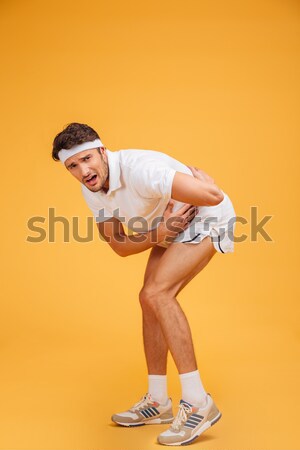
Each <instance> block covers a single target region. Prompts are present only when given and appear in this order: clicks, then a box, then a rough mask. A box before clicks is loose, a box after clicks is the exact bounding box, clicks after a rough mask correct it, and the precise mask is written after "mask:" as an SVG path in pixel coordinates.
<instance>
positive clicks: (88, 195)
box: [81, 185, 113, 223]
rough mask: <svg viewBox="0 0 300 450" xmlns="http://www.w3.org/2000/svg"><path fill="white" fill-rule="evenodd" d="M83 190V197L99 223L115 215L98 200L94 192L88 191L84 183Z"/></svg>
mask: <svg viewBox="0 0 300 450" xmlns="http://www.w3.org/2000/svg"><path fill="white" fill-rule="evenodd" d="M81 190H82V195H83V198H84V199H85V201H86V203H87V205H88V207H89V208H90V210H91V211H92V213H93V216H94V218H95V220H96V222H97V223H100V222H105V221H106V220H108V219H111V218H112V217H113V214H112V213H111V212H110V211H109V210H108V209H107V208H105V206H103V205H102V204H101V202H100V200H98V199H97V198H96V197H95V196H94V195H93V193H92V192H90V191H88V190H87V189H86V188H85V187H84V186H83V185H82V189H81Z"/></svg>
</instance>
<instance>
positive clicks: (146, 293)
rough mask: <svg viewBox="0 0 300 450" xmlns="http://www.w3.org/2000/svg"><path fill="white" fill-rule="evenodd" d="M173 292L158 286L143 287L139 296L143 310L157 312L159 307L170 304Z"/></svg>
mask: <svg viewBox="0 0 300 450" xmlns="http://www.w3.org/2000/svg"><path fill="white" fill-rule="evenodd" d="M171 298H172V295H171V292H170V291H169V290H168V289H166V288H163V287H161V288H158V287H157V286H152V285H149V286H143V288H142V289H141V291H140V294H139V300H140V305H141V307H142V309H143V310H149V309H150V310H152V311H156V310H157V309H158V308H159V307H161V306H163V305H164V304H166V303H167V302H169V301H170V300H171Z"/></svg>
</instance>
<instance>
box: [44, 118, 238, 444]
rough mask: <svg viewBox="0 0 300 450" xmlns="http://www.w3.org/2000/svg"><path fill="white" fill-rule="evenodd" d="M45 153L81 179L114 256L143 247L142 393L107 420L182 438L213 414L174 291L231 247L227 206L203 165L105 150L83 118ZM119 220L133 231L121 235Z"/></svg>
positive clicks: (175, 440)
mask: <svg viewBox="0 0 300 450" xmlns="http://www.w3.org/2000/svg"><path fill="white" fill-rule="evenodd" d="M52 157H53V158H54V160H56V161H58V160H60V161H61V162H62V163H63V164H64V165H65V167H66V169H67V170H68V171H69V172H70V173H71V174H72V175H73V176H74V177H75V178H77V180H78V181H79V182H80V183H81V187H82V193H83V196H84V198H85V200H86V202H87V204H88V206H89V207H90V209H91V210H92V212H93V214H94V216H95V218H96V222H97V226H98V229H99V232H100V234H101V236H102V237H103V238H104V239H105V241H106V242H107V243H108V244H109V245H110V246H111V248H112V249H113V250H114V251H115V252H116V253H117V254H118V255H120V256H129V255H133V254H135V253H139V252H142V251H144V250H148V249H149V248H152V250H151V253H150V256H149V260H148V264H147V267H146V271H145V277H144V285H143V288H142V290H141V292H140V304H141V307H142V313H143V339H144V350H145V356H146V361H147V367H148V380H149V385H148V391H147V393H146V394H145V395H144V396H143V397H142V398H141V400H140V401H138V402H137V403H135V404H134V405H133V406H132V407H131V408H129V409H128V410H127V411H124V412H122V413H118V414H114V415H113V416H112V420H113V421H114V422H115V423H117V424H119V425H123V426H138V425H145V424H155V423H159V424H162V423H165V424H171V426H170V428H169V429H168V430H166V431H165V432H163V433H161V434H160V435H159V436H158V442H159V443H161V444H165V445H177V444H178V445H181V444H188V443H190V442H192V441H193V440H194V439H196V438H197V437H198V436H200V434H201V433H202V432H203V431H205V430H206V429H207V428H209V427H210V426H211V425H213V424H214V423H215V422H217V421H218V420H219V419H220V417H221V413H220V412H219V410H218V408H217V407H216V405H215V403H214V401H213V399H212V397H211V396H210V394H208V393H207V392H206V391H205V389H204V386H203V384H202V381H201V378H200V375H199V371H198V370H197V363H196V359H195V354H194V349H193V342H192V337H191V331H190V327H189V324H188V321H187V319H186V317H185V315H184V312H183V311H182V309H181V307H180V305H179V303H178V301H177V299H176V297H177V295H178V294H179V292H180V291H181V290H182V289H183V288H184V287H185V286H186V285H187V284H188V283H189V282H190V281H191V280H192V278H194V277H195V276H196V275H197V274H198V273H199V272H200V271H201V270H202V269H203V268H204V267H205V266H206V265H207V264H208V262H209V261H210V260H211V258H212V257H213V256H214V254H215V253H216V252H217V251H218V252H219V253H228V252H232V251H233V225H234V218H235V212H234V209H233V206H232V203H231V201H230V199H229V198H228V196H227V195H226V194H225V193H224V192H223V191H222V190H221V189H219V187H218V186H217V185H216V184H215V183H214V181H213V179H212V178H211V177H209V176H208V175H207V174H205V173H204V172H203V171H201V170H199V169H195V168H189V167H187V166H185V165H184V164H182V163H181V162H179V161H177V160H175V159H173V158H171V157H170V156H168V155H166V154H164V153H160V152H156V151H151V150H120V151H116V152H111V151H110V150H108V149H107V148H106V147H105V146H104V145H103V144H102V142H101V140H100V138H99V135H98V134H97V133H96V131H95V130H93V129H92V128H91V127H89V126H87V125H84V124H79V123H72V124H70V125H68V126H67V127H66V128H65V129H64V130H63V131H62V132H61V133H59V134H58V135H57V136H56V137H55V139H54V142H53V151H52ZM123 223H124V224H125V225H126V226H127V228H128V229H129V230H131V231H133V232H136V234H132V235H130V234H129V235H126V234H125V232H124V228H123ZM168 350H170V352H171V354H172V357H173V358H174V361H175V364H176V367H177V369H178V372H179V377H180V381H181V386H182V400H181V402H180V405H179V411H178V414H177V416H176V417H175V419H174V417H173V412H172V404H171V399H170V398H168V394H167V377H166V371H167V353H168Z"/></svg>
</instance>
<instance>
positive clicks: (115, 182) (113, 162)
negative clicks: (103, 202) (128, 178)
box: [105, 149, 121, 195]
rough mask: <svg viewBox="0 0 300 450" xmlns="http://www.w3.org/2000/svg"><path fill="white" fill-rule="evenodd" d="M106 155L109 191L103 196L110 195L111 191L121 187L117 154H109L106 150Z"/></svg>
mask: <svg viewBox="0 0 300 450" xmlns="http://www.w3.org/2000/svg"><path fill="white" fill-rule="evenodd" d="M106 155H107V160H108V168H109V189H108V191H107V192H106V194H105V195H110V194H111V193H112V192H113V191H115V190H117V189H119V188H120V187H121V180H120V178H121V170H120V160H119V152H111V151H110V150H108V149H106Z"/></svg>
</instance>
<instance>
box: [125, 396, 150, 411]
mask: <svg viewBox="0 0 300 450" xmlns="http://www.w3.org/2000/svg"><path fill="white" fill-rule="evenodd" d="M149 402H150V403H151V402H152V398H151V395H150V394H146V395H144V396H143V397H142V398H141V400H139V401H138V402H137V403H135V404H134V405H133V406H132V407H131V408H130V409H131V411H134V410H136V409H140V408H143V407H144V406H148V403H149Z"/></svg>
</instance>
